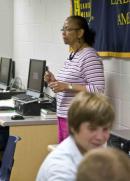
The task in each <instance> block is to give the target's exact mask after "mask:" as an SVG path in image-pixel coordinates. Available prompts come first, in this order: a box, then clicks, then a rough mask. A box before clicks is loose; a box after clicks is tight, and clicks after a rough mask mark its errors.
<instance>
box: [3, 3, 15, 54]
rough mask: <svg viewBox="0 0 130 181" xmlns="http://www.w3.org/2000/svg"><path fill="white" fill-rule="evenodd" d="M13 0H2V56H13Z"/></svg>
mask: <svg viewBox="0 0 130 181" xmlns="http://www.w3.org/2000/svg"><path fill="white" fill-rule="evenodd" d="M12 52H13V0H0V57H9V58H10V57H12Z"/></svg>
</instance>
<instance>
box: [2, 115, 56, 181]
mask: <svg viewBox="0 0 130 181" xmlns="http://www.w3.org/2000/svg"><path fill="white" fill-rule="evenodd" d="M0 115H1V114H0ZM0 125H2V126H9V127H10V135H18V136H20V137H21V138H22V139H21V140H20V141H19V142H18V143H17V146H16V151H15V157H14V159H15V160H14V166H13V169H12V173H11V181H35V178H36V175H37V173H38V169H39V167H40V165H41V163H42V161H43V160H44V158H45V157H46V155H47V154H48V150H47V146H48V145H49V144H57V126H56V120H42V118H41V117H40V116H33V117H31V116H30V117H28V118H25V119H24V120H17V121H16V120H11V118H10V117H9V116H5V117H4V116H3V115H2V116H1V117H0Z"/></svg>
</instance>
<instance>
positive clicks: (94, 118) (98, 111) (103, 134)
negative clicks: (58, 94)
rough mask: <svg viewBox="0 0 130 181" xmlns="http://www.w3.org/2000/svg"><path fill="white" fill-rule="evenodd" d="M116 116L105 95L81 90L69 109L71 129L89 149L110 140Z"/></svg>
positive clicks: (78, 139)
mask: <svg viewBox="0 0 130 181" xmlns="http://www.w3.org/2000/svg"><path fill="white" fill-rule="evenodd" d="M114 118H115V114H114V111H113V108H112V106H111V104H110V103H109V101H108V100H107V98H106V97H105V96H103V95H101V94H98V95H97V94H95V93H88V92H80V93H78V94H77V95H76V96H75V98H74V99H73V101H72V103H71V106H70V108H69V111H68V125H69V131H70V134H71V135H73V137H74V138H75V139H76V140H77V142H78V143H79V144H80V146H82V147H84V150H89V149H91V148H95V147H99V146H101V145H102V144H104V143H105V142H106V141H107V140H108V138H109V133H110V129H111V128H112V126H113V122H114Z"/></svg>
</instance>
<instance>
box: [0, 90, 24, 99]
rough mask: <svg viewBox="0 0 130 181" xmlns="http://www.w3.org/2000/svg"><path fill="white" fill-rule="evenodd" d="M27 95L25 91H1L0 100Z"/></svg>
mask: <svg viewBox="0 0 130 181" xmlns="http://www.w3.org/2000/svg"><path fill="white" fill-rule="evenodd" d="M22 93H25V91H23V90H16V91H1V90H0V100H5V99H10V98H11V97H12V96H15V95H18V94H22Z"/></svg>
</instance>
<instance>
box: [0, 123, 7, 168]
mask: <svg viewBox="0 0 130 181" xmlns="http://www.w3.org/2000/svg"><path fill="white" fill-rule="evenodd" d="M8 137H9V127H2V126H0V165H1V158H2V155H3V152H4V150H5V147H6V143H7V141H8Z"/></svg>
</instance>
